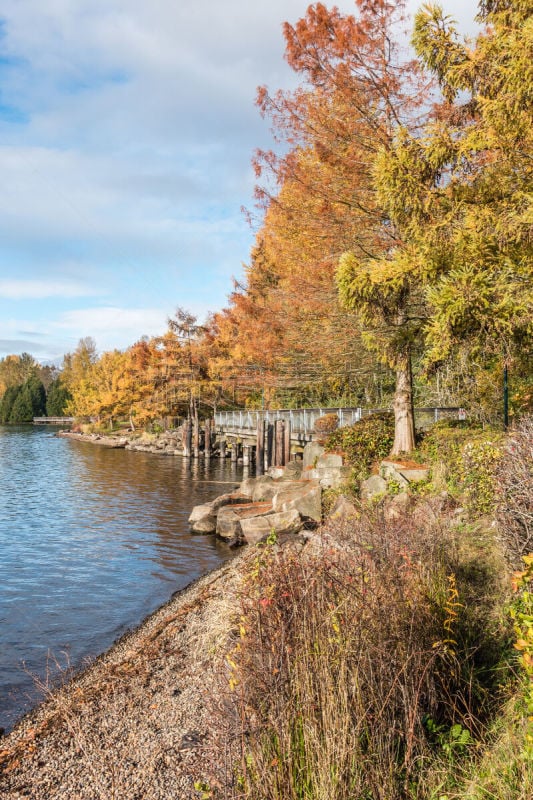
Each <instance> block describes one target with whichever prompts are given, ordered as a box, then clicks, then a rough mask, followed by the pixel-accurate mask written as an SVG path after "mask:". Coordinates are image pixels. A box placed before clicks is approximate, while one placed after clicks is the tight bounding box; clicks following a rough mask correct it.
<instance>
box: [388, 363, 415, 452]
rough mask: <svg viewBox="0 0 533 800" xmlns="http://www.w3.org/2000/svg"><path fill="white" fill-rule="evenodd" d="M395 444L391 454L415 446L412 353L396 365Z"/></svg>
mask: <svg viewBox="0 0 533 800" xmlns="http://www.w3.org/2000/svg"><path fill="white" fill-rule="evenodd" d="M392 405H393V408H394V445H393V448H392V452H391V455H392V456H399V455H400V454H401V453H410V452H411V451H412V450H414V448H415V420H414V411H413V376H412V371H411V355H410V354H409V355H407V356H405V358H403V359H402V361H401V362H399V363H398V365H397V367H396V391H395V393H394V401H393V404H392Z"/></svg>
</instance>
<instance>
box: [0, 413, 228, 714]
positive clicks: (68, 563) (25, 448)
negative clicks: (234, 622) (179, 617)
mask: <svg viewBox="0 0 533 800" xmlns="http://www.w3.org/2000/svg"><path fill="white" fill-rule="evenodd" d="M241 476H242V469H241V468H238V467H237V466H236V465H235V464H230V463H229V462H220V461H219V460H218V459H211V460H210V461H209V462H208V463H206V462H204V461H186V460H184V459H181V458H179V457H175V456H158V455H153V454H147V453H136V452H130V451H125V450H108V449H105V448H101V447H97V446H94V445H91V444H86V443H79V442H71V441H69V440H65V439H59V438H57V437H55V436H53V434H52V433H51V432H50V431H48V430H43V429H12V428H11V429H7V428H3V429H2V428H0V587H1V591H0V645H1V646H0V726H3V727H9V725H10V723H11V722H12V720H13V719H14V716H15V715H16V714H18V713H20V711H21V709H22V707H23V706H24V705H25V704H27V703H26V701H25V698H24V696H25V694H26V693H29V695H30V696H31V698H32V700H31V701H30V702H33V696H34V695H33V691H32V681H31V679H30V678H29V676H28V675H27V674H26V673H25V672H24V671H23V669H22V664H23V663H24V664H25V665H26V669H27V670H28V671H29V672H32V673H40V674H42V672H43V670H44V669H45V666H46V661H47V657H48V653H49V651H51V652H52V653H53V654H57V653H60V652H61V651H66V652H68V654H69V658H70V659H71V660H72V661H73V662H75V663H79V662H80V660H81V659H83V658H84V657H85V656H87V655H95V654H96V653H98V652H101V651H102V650H103V649H105V648H106V647H108V646H109V645H110V644H111V643H112V641H113V640H114V639H115V638H116V637H117V636H118V635H119V634H120V633H122V632H123V631H124V630H125V629H126V628H128V627H131V626H133V625H135V624H137V623H138V622H139V621H140V620H141V619H142V618H143V617H144V616H146V614H148V613H149V612H150V611H152V610H153V609H154V608H156V607H157V606H158V605H160V604H161V603H162V602H163V601H164V600H166V599H167V598H168V597H169V596H170V594H171V593H172V592H173V591H175V590H176V589H179V588H181V587H183V586H184V585H186V584H187V583H188V582H190V581H191V580H193V579H194V578H195V577H197V576H198V575H200V574H202V573H204V572H206V571H207V570H209V569H212V568H214V567H215V566H217V565H218V564H220V563H222V561H224V560H225V559H227V558H229V557H231V552H230V551H229V550H228V548H227V547H226V546H225V545H223V544H220V543H218V542H216V541H215V540H214V539H213V538H212V537H205V536H191V534H190V533H189V530H188V524H187V519H188V516H189V513H190V509H191V507H192V506H193V505H196V504H199V503H202V502H206V501H207V500H208V499H211V498H213V497H215V496H216V495H217V494H221V493H223V492H226V491H228V490H230V489H231V488H232V487H233V486H234V485H235V484H236V483H238V482H239V480H241Z"/></svg>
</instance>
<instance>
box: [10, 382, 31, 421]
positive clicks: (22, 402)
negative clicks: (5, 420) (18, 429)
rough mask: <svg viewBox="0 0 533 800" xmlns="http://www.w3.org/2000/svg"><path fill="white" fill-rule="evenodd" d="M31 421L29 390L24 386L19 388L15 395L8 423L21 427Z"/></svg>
mask: <svg viewBox="0 0 533 800" xmlns="http://www.w3.org/2000/svg"><path fill="white" fill-rule="evenodd" d="M32 419H33V406H32V399H31V393H30V390H29V388H28V386H27V384H25V385H24V386H23V387H20V391H19V393H18V394H17V397H16V399H15V402H14V403H13V408H12V409H11V414H10V415H9V422H10V423H11V424H12V425H22V424H24V423H27V422H31V421H32Z"/></svg>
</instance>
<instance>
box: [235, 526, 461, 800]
mask: <svg viewBox="0 0 533 800" xmlns="http://www.w3.org/2000/svg"><path fill="white" fill-rule="evenodd" d="M316 542H321V544H320V545H318V544H316ZM451 549H452V545H451V542H450V541H449V539H448V536H447V534H446V532H445V530H444V529H443V528H440V527H439V526H438V525H437V524H436V523H435V524H434V527H433V530H432V531H431V535H428V531H427V530H421V529H420V528H416V527H415V526H413V524H412V522H410V521H409V520H408V519H407V518H406V519H403V520H400V521H395V523H394V525H393V526H388V527H387V526H385V525H384V523H383V522H381V521H377V520H372V519H368V518H367V519H364V520H359V521H357V522H354V523H351V525H350V528H349V529H347V530H345V531H344V532H343V531H336V532H335V537H331V536H328V534H324V535H323V537H322V539H320V537H318V536H317V537H316V539H315V545H314V546H313V545H312V544H308V545H306V546H305V547H304V549H303V550H302V551H300V550H299V549H298V548H294V547H290V546H289V547H279V546H277V545H276V544H272V545H271V546H270V547H267V548H266V549H265V550H264V551H263V553H262V554H261V555H260V556H259V557H258V558H257V559H256V561H255V563H254V565H253V567H252V569H251V570H250V574H249V578H248V581H247V582H246V584H245V587H244V591H243V595H242V599H241V614H240V626H239V628H240V631H239V638H238V642H237V644H236V646H235V648H234V650H233V652H232V653H231V654H230V657H229V658H228V664H229V666H230V676H229V683H230V686H231V689H232V694H233V702H234V706H235V708H236V710H237V712H238V714H239V715H240V719H241V727H242V737H241V747H242V751H241V753H240V768H239V771H240V778H239V786H240V789H239V790H237V791H236V794H235V796H238V797H246V798H253V800H259V799H261V800H270V799H272V800H274V799H276V800H278V799H281V798H283V800H307V799H308V798H312V799H313V800H331V798H335V800H348V798H356V797H357V798H369V799H370V798H371V799H372V800H396V799H397V798H398V799H399V798H403V797H406V796H407V795H408V791H409V789H408V787H409V786H411V787H412V786H413V782H414V781H415V779H416V776H417V775H419V774H420V772H421V770H422V765H423V764H424V762H425V759H426V758H429V755H430V752H431V741H430V738H431V737H430V736H429V737H428V730H429V729H430V727H431V726H429V728H428V725H427V721H428V720H431V721H432V724H434V726H437V727H438V729H439V730H441V729H446V726H448V727H449V726H451V725H453V724H459V725H465V726H467V725H468V726H469V727H472V725H473V724H475V723H474V718H473V715H472V713H471V709H470V708H469V688H468V685H467V684H468V682H469V680H470V679H469V678H465V676H464V675H461V670H460V668H459V663H458V659H457V654H456V648H457V641H456V637H455V627H456V625H457V621H458V617H459V615H460V608H461V606H460V604H459V602H458V599H457V591H456V585H455V576H454V575H453V573H451V572H450V571H449V569H450V567H449V560H448V554H449V553H450V550H451ZM417 796H419V795H417ZM421 796H422V795H420V797H421Z"/></svg>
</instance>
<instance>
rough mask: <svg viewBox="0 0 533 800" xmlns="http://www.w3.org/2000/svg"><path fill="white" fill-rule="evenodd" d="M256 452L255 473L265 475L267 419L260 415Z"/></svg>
mask: <svg viewBox="0 0 533 800" xmlns="http://www.w3.org/2000/svg"><path fill="white" fill-rule="evenodd" d="M255 453H256V455H255V474H256V475H263V474H264V472H265V421H264V419H262V417H259V419H258V420H257V445H256V450H255Z"/></svg>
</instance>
